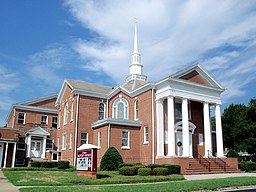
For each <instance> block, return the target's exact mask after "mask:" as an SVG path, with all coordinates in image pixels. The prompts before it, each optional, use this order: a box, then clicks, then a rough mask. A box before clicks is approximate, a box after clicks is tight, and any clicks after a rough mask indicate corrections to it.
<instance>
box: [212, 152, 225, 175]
mask: <svg viewBox="0 0 256 192" xmlns="http://www.w3.org/2000/svg"><path fill="white" fill-rule="evenodd" d="M208 157H213V160H214V162H215V163H216V164H218V165H219V166H220V167H222V169H223V170H224V171H225V172H226V168H227V164H226V162H225V161H223V160H222V159H221V158H219V157H217V156H216V155H215V154H213V152H212V151H210V150H208Z"/></svg>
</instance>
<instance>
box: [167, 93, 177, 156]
mask: <svg viewBox="0 0 256 192" xmlns="http://www.w3.org/2000/svg"><path fill="white" fill-rule="evenodd" d="M173 101H174V98H173V97H172V96H169V97H168V98H167V110H168V157H174V156H176V154H175V133H174V102H173Z"/></svg>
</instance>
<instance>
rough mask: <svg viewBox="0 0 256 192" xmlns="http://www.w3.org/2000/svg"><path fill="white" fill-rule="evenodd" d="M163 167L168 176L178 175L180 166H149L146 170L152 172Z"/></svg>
mask: <svg viewBox="0 0 256 192" xmlns="http://www.w3.org/2000/svg"><path fill="white" fill-rule="evenodd" d="M158 167H163V168H167V170H168V174H180V165H173V164H161V165H160V164H149V165H148V168H151V170H152V171H153V170H154V168H158Z"/></svg>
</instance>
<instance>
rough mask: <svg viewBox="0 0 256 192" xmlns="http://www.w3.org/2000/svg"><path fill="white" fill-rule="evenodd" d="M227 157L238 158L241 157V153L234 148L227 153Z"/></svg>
mask: <svg viewBox="0 0 256 192" xmlns="http://www.w3.org/2000/svg"><path fill="white" fill-rule="evenodd" d="M227 157H236V158H239V155H238V153H237V152H236V151H234V150H230V151H229V152H228V153H227Z"/></svg>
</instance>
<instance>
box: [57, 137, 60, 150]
mask: <svg viewBox="0 0 256 192" xmlns="http://www.w3.org/2000/svg"><path fill="white" fill-rule="evenodd" d="M57 150H58V151H59V150H60V138H58V140H57Z"/></svg>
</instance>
